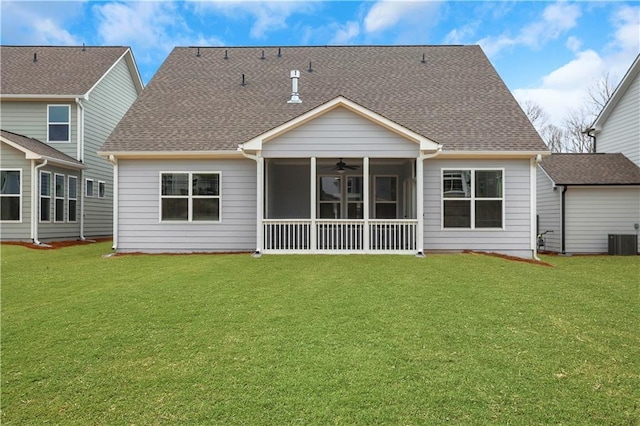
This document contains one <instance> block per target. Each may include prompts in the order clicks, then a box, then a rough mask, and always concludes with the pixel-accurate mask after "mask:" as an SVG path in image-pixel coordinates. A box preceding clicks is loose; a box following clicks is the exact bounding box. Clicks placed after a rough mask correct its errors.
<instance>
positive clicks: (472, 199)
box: [440, 166, 507, 232]
mask: <svg viewBox="0 0 640 426" xmlns="http://www.w3.org/2000/svg"><path fill="white" fill-rule="evenodd" d="M458 170H469V171H470V172H471V197H469V198H445V197H444V183H443V181H444V173H445V172H451V171H458ZM476 171H493V172H498V171H499V172H501V173H502V197H500V198H496V197H488V198H484V197H481V198H476V187H475V185H476ZM505 176H506V173H505V168H504V167H465V166H460V167H442V168H440V230H441V231H456V232H459V231H481V232H482V231H504V230H506V223H505V222H506V214H505V213H506V204H507V203H506V178H505ZM445 200H460V201H463V200H464V201H466V200H468V201H469V202H470V203H471V217H470V221H471V226H470V227H469V228H447V227H445V226H444V201H445ZM478 200H480V201H501V202H502V221H501V222H502V226H501V227H496V228H477V227H476V201H478Z"/></svg>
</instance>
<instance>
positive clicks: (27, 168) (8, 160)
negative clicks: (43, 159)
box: [0, 143, 31, 241]
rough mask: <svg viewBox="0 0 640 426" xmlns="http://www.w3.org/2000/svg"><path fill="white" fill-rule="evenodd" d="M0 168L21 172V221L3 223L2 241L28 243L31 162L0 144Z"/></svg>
mask: <svg viewBox="0 0 640 426" xmlns="http://www.w3.org/2000/svg"><path fill="white" fill-rule="evenodd" d="M0 168H2V169H20V170H22V181H21V182H20V184H21V186H22V221H21V222H20V223H17V222H3V223H2V224H1V225H0V227H1V228H2V229H1V232H0V235H1V237H2V240H3V241H17V240H23V241H28V240H30V239H31V161H30V160H26V159H25V158H24V153H23V152H22V151H18V150H17V149H14V148H12V147H10V146H8V145H5V144H4V143H0Z"/></svg>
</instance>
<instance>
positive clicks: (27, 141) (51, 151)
mask: <svg viewBox="0 0 640 426" xmlns="http://www.w3.org/2000/svg"><path fill="white" fill-rule="evenodd" d="M0 136H2V137H3V138H4V139H6V140H8V141H9V142H12V143H13V144H15V145H17V146H19V147H21V148H22V149H21V150H22V151H23V152H31V153H33V154H36V155H37V156H39V157H41V158H43V159H49V160H53V161H57V162H62V163H65V164H69V165H71V166H76V167H77V168H84V165H83V164H82V163H81V162H80V161H78V160H76V159H75V158H73V157H70V156H68V155H67V154H64V153H62V152H60V151H58V150H57V149H55V148H53V147H51V146H49V145H47V144H46V143H44V142H40V141H39V140H38V139H34V138H30V137H27V136H23V135H19V134H17V133H13V132H7V131H6V130H0Z"/></svg>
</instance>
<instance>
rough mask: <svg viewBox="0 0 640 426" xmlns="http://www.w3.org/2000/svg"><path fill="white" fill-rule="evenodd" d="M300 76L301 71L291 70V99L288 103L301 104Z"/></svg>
mask: <svg viewBox="0 0 640 426" xmlns="http://www.w3.org/2000/svg"><path fill="white" fill-rule="evenodd" d="M299 78H300V71H298V70H293V71H291V99H289V100H288V101H287V103H288V104H301V103H302V100H301V99H300V97H299V96H298V79H299Z"/></svg>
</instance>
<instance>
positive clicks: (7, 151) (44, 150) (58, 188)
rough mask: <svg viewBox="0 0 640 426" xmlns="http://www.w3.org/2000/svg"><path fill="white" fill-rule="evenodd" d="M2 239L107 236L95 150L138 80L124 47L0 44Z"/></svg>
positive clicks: (109, 206) (108, 173)
mask: <svg viewBox="0 0 640 426" xmlns="http://www.w3.org/2000/svg"><path fill="white" fill-rule="evenodd" d="M0 58H1V61H2V75H1V90H0V102H1V103H0V123H1V127H2V134H1V135H0V141H1V144H0V150H1V151H0V154H1V157H2V163H1V165H0V168H1V173H2V221H1V223H2V240H21V241H35V242H40V241H49V240H64V239H78V238H80V239H83V238H87V237H89V238H93V237H105V236H111V234H112V230H113V167H112V165H111V164H110V163H109V162H108V161H107V160H105V159H104V158H102V157H100V156H98V155H97V150H98V148H99V147H100V146H102V144H103V143H104V142H105V140H106V139H107V137H108V136H109V134H110V133H111V132H112V131H113V129H114V128H115V126H116V125H117V124H118V122H119V121H120V119H121V118H122V117H123V116H124V114H125V113H126V112H127V110H128V109H129V107H130V106H131V105H132V104H133V101H134V100H135V99H136V98H137V97H138V95H139V94H140V93H141V92H142V88H143V85H142V82H141V80H140V76H139V74H138V70H137V67H136V64H135V60H134V58H133V55H132V53H131V50H130V49H129V48H128V47H87V46H78V47H53V46H1V47H0Z"/></svg>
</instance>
